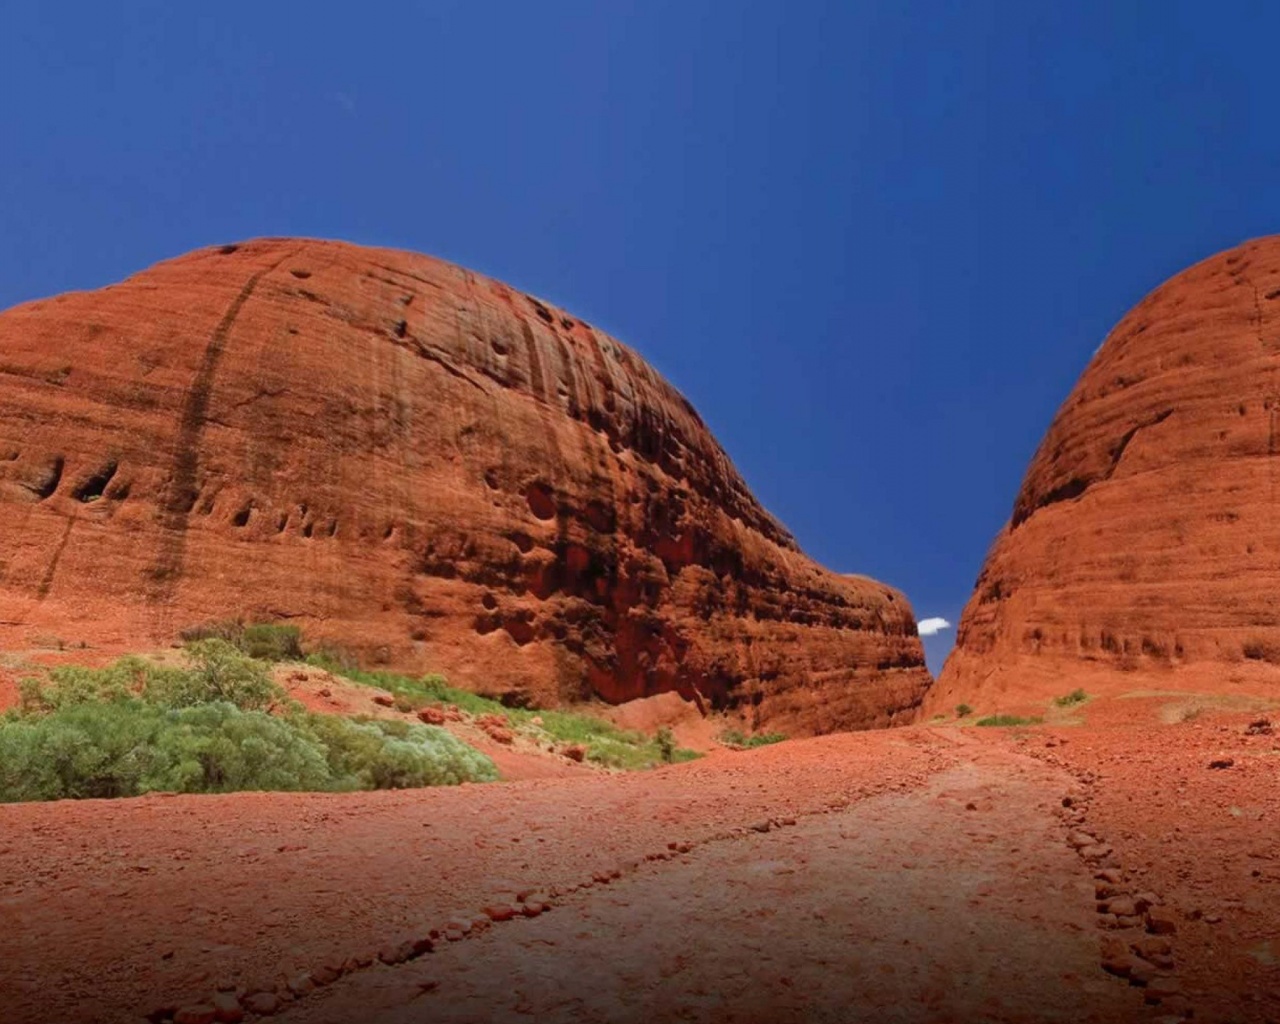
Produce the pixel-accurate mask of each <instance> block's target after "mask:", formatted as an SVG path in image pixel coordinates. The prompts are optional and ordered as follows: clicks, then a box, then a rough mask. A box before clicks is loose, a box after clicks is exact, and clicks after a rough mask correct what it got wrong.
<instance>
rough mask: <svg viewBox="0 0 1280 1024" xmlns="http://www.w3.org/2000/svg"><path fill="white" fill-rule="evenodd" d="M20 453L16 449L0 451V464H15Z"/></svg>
mask: <svg viewBox="0 0 1280 1024" xmlns="http://www.w3.org/2000/svg"><path fill="white" fill-rule="evenodd" d="M21 454H22V453H21V452H20V451H18V449H17V448H3V449H0V462H17V461H18V456H19V455H21Z"/></svg>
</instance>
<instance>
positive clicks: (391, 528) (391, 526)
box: [382, 523, 396, 540]
mask: <svg viewBox="0 0 1280 1024" xmlns="http://www.w3.org/2000/svg"><path fill="white" fill-rule="evenodd" d="M395 532H396V524H395V523H388V524H387V528H386V529H385V530H383V531H382V539H383V540H390V539H391V538H392V537H393V536H395Z"/></svg>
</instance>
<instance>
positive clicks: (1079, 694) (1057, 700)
mask: <svg viewBox="0 0 1280 1024" xmlns="http://www.w3.org/2000/svg"><path fill="white" fill-rule="evenodd" d="M1088 699H1089V695H1088V694H1087V693H1085V692H1084V690H1072V691H1071V692H1070V693H1068V694H1064V695H1063V696H1061V697H1054V698H1053V702H1054V704H1056V705H1057V706H1058V707H1060V708H1069V707H1071V706H1072V705H1073V704H1083V703H1084V702H1085V701H1087V700H1088Z"/></svg>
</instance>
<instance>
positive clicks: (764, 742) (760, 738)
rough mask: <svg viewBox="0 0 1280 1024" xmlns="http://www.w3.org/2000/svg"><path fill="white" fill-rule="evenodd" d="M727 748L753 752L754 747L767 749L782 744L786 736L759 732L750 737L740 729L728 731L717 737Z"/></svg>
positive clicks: (778, 733) (777, 733)
mask: <svg viewBox="0 0 1280 1024" xmlns="http://www.w3.org/2000/svg"><path fill="white" fill-rule="evenodd" d="M717 738H718V739H719V740H720V742H721V743H723V744H724V745H725V746H726V747H733V748H734V749H736V750H751V749H752V748H754V747H767V746H769V745H770V744H772V743H781V742H782V741H783V740H785V739H786V738H787V737H786V734H785V733H780V732H759V733H756V734H755V735H753V736H748V735H747V734H746V733H744V732H742V730H740V729H726V730H725V731H724V732H722V733H721V734H720V735H719V737H717Z"/></svg>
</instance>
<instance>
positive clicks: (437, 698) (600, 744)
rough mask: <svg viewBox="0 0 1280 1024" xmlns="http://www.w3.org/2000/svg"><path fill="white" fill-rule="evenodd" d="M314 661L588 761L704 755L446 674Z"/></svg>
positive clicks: (621, 762) (626, 764)
mask: <svg viewBox="0 0 1280 1024" xmlns="http://www.w3.org/2000/svg"><path fill="white" fill-rule="evenodd" d="M307 660H308V662H309V663H311V664H312V665H316V666H317V667H319V668H323V669H325V670H326V671H328V672H332V673H333V674H334V675H337V676H342V677H344V678H346V679H350V680H351V681H352V682H355V683H360V684H362V685H365V686H374V687H377V688H379V689H382V690H386V691H387V692H389V693H391V694H392V695H393V696H394V697H395V698H396V700H397V703H398V702H400V701H402V700H403V701H405V702H406V703H408V704H410V705H412V706H413V707H415V708H420V707H425V706H426V705H428V704H453V705H454V706H455V707H457V708H458V709H459V710H461V711H465V712H468V713H469V714H472V715H498V716H499V717H501V718H503V719H505V720H506V722H507V724H508V726H509V727H510V728H511V729H512V730H514V731H516V732H520V733H523V734H525V735H526V736H530V737H531V738H533V739H538V740H544V741H550V742H552V743H554V744H556V745H581V746H583V747H585V748H586V752H587V753H586V757H587V760H589V761H592V762H594V763H596V764H600V765H604V766H606V767H609V768H621V769H628V770H633V769H637V768H653V767H655V766H657V765H661V764H674V763H679V762H681V761H692V760H694V759H695V758H697V757H699V756H700V755H699V754H697V753H696V752H695V751H692V750H686V749H684V748H681V747H677V746H676V745H675V741H674V738H671V737H669V735H668V736H665V737H664V735H663V734H662V732H661V730H659V734H658V735H657V736H650V735H648V734H647V733H643V732H639V731H637V730H631V729H621V728H619V727H618V726H616V725H614V724H613V723H612V722H608V721H605V720H604V719H603V718H597V717H596V716H594V715H590V714H585V713H583V712H580V711H561V710H549V711H539V710H536V709H532V708H509V707H507V706H506V705H505V704H502V703H501V702H499V701H496V700H493V699H492V698H490V697H482V696H479V695H478V694H474V693H470V692H468V691H466V690H459V689H457V688H456V687H453V686H450V685H449V684H448V682H447V681H446V680H445V678H444V676H441V675H426V676H422V677H420V678H414V677H411V676H404V675H399V674H397V673H394V672H369V671H365V670H362V669H358V668H350V667H347V666H345V665H343V664H341V663H338V662H335V661H333V660H332V659H330V658H328V657H325V656H323V655H314V654H313V655H311V656H310V657H309V658H308V659H307Z"/></svg>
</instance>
